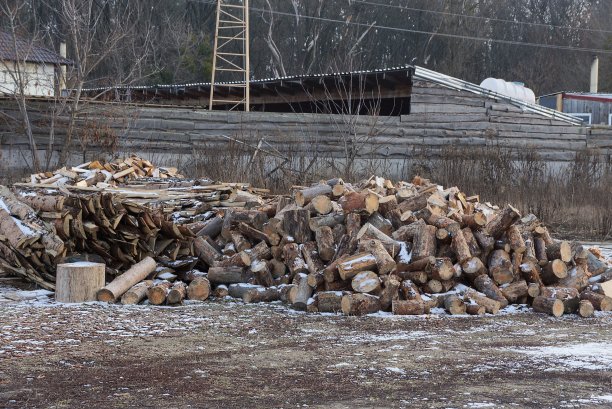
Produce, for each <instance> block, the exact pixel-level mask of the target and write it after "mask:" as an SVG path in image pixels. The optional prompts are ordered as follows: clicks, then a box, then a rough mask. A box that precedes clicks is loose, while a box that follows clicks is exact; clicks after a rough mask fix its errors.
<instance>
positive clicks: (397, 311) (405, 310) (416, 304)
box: [392, 300, 429, 315]
mask: <svg viewBox="0 0 612 409" xmlns="http://www.w3.org/2000/svg"><path fill="white" fill-rule="evenodd" d="M392 311H393V314H394V315H424V314H429V309H428V308H427V306H426V304H425V303H424V302H423V301H416V300H394V301H393V303H392Z"/></svg>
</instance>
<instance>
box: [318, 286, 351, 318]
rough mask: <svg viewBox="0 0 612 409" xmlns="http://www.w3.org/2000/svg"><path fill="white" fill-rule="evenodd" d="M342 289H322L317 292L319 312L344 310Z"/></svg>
mask: <svg viewBox="0 0 612 409" xmlns="http://www.w3.org/2000/svg"><path fill="white" fill-rule="evenodd" d="M344 295H346V294H344V293H343V292H342V291H322V292H319V293H317V294H316V298H317V306H318V308H319V312H332V313H337V312H341V311H342V297H343V296H344Z"/></svg>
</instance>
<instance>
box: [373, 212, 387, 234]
mask: <svg viewBox="0 0 612 409" xmlns="http://www.w3.org/2000/svg"><path fill="white" fill-rule="evenodd" d="M368 223H370V224H371V225H372V226H374V227H376V228H377V229H378V230H380V231H381V232H383V233H384V234H385V235H387V236H390V235H391V233H393V225H392V224H391V222H390V221H389V220H387V219H385V218H384V217H383V216H382V215H381V214H380V213H379V212H374V213H372V215H370V217H369V218H368Z"/></svg>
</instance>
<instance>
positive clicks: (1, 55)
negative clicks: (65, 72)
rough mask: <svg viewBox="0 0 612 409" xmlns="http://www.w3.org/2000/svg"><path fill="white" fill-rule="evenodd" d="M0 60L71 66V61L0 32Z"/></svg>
mask: <svg viewBox="0 0 612 409" xmlns="http://www.w3.org/2000/svg"><path fill="white" fill-rule="evenodd" d="M0 60H8V61H28V62H37V63H48V64H61V65H72V61H70V60H68V59H66V58H63V57H61V56H60V55H59V54H57V53H55V52H53V51H51V50H48V49H46V48H43V47H38V46H37V45H34V44H33V43H31V42H28V41H26V40H24V39H21V38H17V39H16V40H15V39H14V38H13V35H12V34H10V33H6V32H2V31H0Z"/></svg>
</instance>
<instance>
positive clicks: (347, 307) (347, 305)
mask: <svg viewBox="0 0 612 409" xmlns="http://www.w3.org/2000/svg"><path fill="white" fill-rule="evenodd" d="M341 307H342V313H343V314H344V315H357V316H359V315H366V314H372V313H375V312H377V311H380V300H379V299H378V297H376V296H374V295H370V294H350V295H345V296H343V297H342V301H341Z"/></svg>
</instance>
